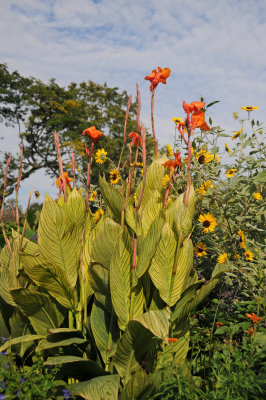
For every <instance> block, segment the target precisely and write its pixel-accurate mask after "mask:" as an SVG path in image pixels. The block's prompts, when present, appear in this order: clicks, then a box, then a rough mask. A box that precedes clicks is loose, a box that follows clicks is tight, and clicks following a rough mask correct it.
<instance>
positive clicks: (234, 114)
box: [233, 111, 238, 119]
mask: <svg viewBox="0 0 266 400" xmlns="http://www.w3.org/2000/svg"><path fill="white" fill-rule="evenodd" d="M233 118H234V119H238V112H236V111H235V112H233Z"/></svg>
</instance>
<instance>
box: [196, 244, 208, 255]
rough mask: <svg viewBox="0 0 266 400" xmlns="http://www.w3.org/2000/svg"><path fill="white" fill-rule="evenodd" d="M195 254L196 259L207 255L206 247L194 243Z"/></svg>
mask: <svg viewBox="0 0 266 400" xmlns="http://www.w3.org/2000/svg"><path fill="white" fill-rule="evenodd" d="M195 254H196V257H203V256H206V254H207V251H206V245H205V244H203V243H202V242H199V243H196V245H195Z"/></svg>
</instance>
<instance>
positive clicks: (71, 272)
mask: <svg viewBox="0 0 266 400" xmlns="http://www.w3.org/2000/svg"><path fill="white" fill-rule="evenodd" d="M38 246H39V251H40V255H41V257H43V258H44V259H45V260H46V262H47V263H51V264H53V266H54V267H55V268H56V267H58V268H61V269H62V270H63V271H64V272H65V273H66V275H67V277H68V279H69V282H70V284H71V286H72V287H75V285H76V281H77V276H78V267H79V257H80V254H79V253H80V245H79V237H78V235H77V230H76V228H75V227H70V230H68V231H66V217H65V213H64V210H63V209H62V208H61V207H59V206H58V205H57V204H56V202H55V201H54V200H52V199H51V197H50V196H49V195H48V194H47V195H46V198H45V201H44V205H43V209H42V212H41V216H40V222H39V229H38Z"/></svg>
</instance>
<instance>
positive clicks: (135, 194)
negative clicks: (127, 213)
mask: <svg viewBox="0 0 266 400" xmlns="http://www.w3.org/2000/svg"><path fill="white" fill-rule="evenodd" d="M133 199H134V202H135V203H136V201H137V193H136V192H135V193H134V194H133Z"/></svg>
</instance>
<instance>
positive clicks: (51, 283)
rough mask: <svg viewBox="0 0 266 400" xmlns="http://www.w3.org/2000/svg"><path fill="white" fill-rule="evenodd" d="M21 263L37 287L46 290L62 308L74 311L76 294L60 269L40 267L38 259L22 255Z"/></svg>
mask: <svg viewBox="0 0 266 400" xmlns="http://www.w3.org/2000/svg"><path fill="white" fill-rule="evenodd" d="M21 258H22V263H23V267H24V270H25V272H26V274H27V275H28V276H29V278H30V279H31V280H32V281H33V282H34V283H35V284H36V285H38V286H40V287H42V288H44V289H46V290H47V291H48V292H49V293H50V295H51V296H53V297H54V298H55V299H56V300H57V301H58V302H59V303H60V304H61V305H62V306H63V307H66V308H68V309H75V308H76V306H77V294H76V292H75V289H73V288H72V287H71V285H70V282H69V280H68V277H67V276H66V274H65V272H64V271H63V270H62V269H61V268H58V267H57V268H55V267H54V266H52V265H41V264H39V263H41V262H42V260H41V259H40V260H39V257H38V256H37V257H34V256H31V255H23V256H22V257H21Z"/></svg>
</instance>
